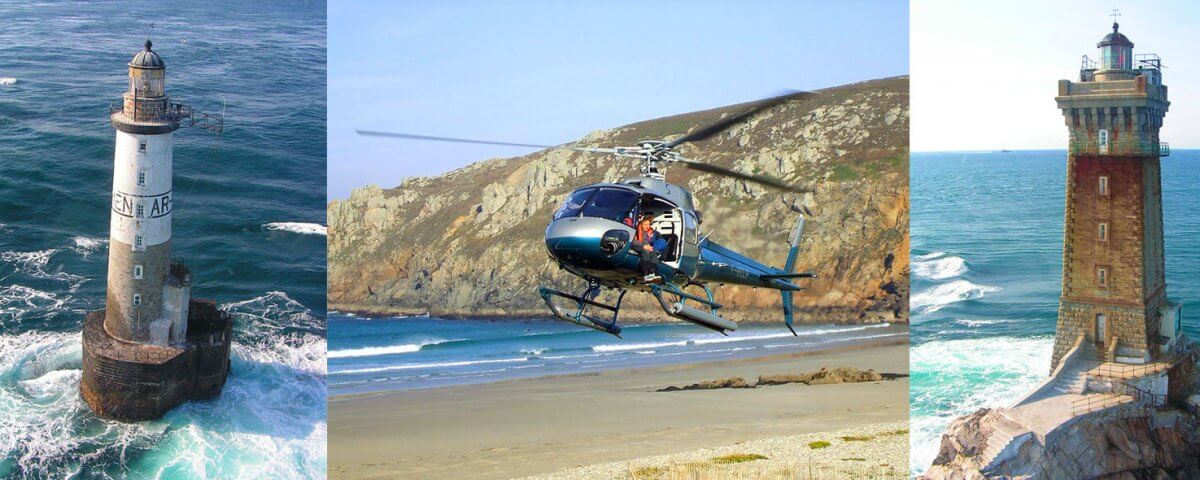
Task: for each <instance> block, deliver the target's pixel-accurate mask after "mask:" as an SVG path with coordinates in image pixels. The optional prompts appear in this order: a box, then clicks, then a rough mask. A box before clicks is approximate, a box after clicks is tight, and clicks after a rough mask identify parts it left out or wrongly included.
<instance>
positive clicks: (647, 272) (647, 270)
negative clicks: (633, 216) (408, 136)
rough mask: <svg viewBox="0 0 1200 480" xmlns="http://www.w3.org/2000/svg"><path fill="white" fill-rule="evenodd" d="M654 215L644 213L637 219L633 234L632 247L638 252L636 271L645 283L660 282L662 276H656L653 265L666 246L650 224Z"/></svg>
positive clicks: (665, 241) (664, 240) (663, 239)
mask: <svg viewBox="0 0 1200 480" xmlns="http://www.w3.org/2000/svg"><path fill="white" fill-rule="evenodd" d="M652 220H654V216H653V215H650V214H648V213H647V214H646V215H643V216H642V219H641V220H640V221H638V224H637V230H636V231H635V232H634V236H633V249H634V251H636V252H637V253H638V257H639V262H638V273H640V274H641V275H642V281H643V282H645V283H661V281H662V277H660V276H658V273H657V270H658V269H657V268H655V265H656V264H657V263H658V260H659V255H662V253H663V250H666V248H667V240H666V239H665V238H663V237H662V235H659V234H658V232H656V231H654V228H653V227H651V226H650V223H651V221H652Z"/></svg>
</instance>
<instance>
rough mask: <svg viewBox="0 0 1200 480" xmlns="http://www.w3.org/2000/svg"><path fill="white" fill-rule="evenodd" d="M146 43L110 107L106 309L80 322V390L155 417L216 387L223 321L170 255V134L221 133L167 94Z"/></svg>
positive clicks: (102, 409) (113, 406)
mask: <svg viewBox="0 0 1200 480" xmlns="http://www.w3.org/2000/svg"><path fill="white" fill-rule="evenodd" d="M153 46H154V45H153V43H151V42H150V40H146V43H145V48H144V49H143V50H141V51H139V52H137V54H135V55H134V56H133V59H132V60H130V62H129V64H128V75H129V87H128V89H127V90H126V91H125V93H124V94H123V96H122V100H121V102H120V103H119V105H116V106H114V107H113V108H111V109H110V112H109V114H110V120H111V123H112V127H113V129H114V130H116V142H115V148H114V155H113V183H112V198H111V206H110V209H109V210H110V212H109V218H110V221H109V245H108V247H109V248H108V283H107V292H106V295H105V308H104V309H103V310H97V311H94V312H90V313H89V314H88V315H87V316H86V318H85V319H84V329H83V378H82V380H81V382H80V394H81V395H82V396H83V399H84V400H85V401H86V403H87V404H88V406H90V407H91V408H92V410H93V411H94V412H95V413H96V414H97V415H100V416H102V417H106V418H114V419H118V420H129V421H134V420H144V419H151V418H158V417H161V416H162V415H163V414H164V413H166V412H167V411H168V410H170V409H171V408H173V407H174V406H175V405H177V404H179V403H180V402H182V401H185V400H189V399H202V398H211V397H213V396H216V395H218V394H220V391H221V388H222V387H223V385H224V384H225V380H226V377H227V375H228V373H229V365H230V362H229V347H230V339H231V335H232V319H231V318H230V317H229V315H228V314H226V313H225V312H223V311H221V310H220V309H219V308H217V305H216V303H215V302H213V301H211V300H202V299H196V298H192V273H191V272H190V271H189V269H188V268H187V267H186V266H184V264H183V263H182V262H180V261H176V260H172V256H171V239H172V232H171V227H172V214H173V212H174V209H175V206H176V202H175V192H174V187H173V181H172V175H173V173H174V172H173V169H174V165H173V156H174V134H175V131H176V130H178V129H179V128H180V126H181V125H184V124H186V125H188V126H200V127H202V128H206V129H209V130H215V131H220V129H221V128H223V121H222V118H221V116H220V115H209V114H204V113H200V112H198V111H196V110H195V109H194V108H192V107H190V106H188V105H185V104H183V103H179V102H174V101H172V99H171V97H170V96H169V95H168V94H167V89H166V73H167V67H166V63H165V62H164V61H163V59H162V57H161V56H159V54H158V53H157V52H155V51H154V49H153Z"/></svg>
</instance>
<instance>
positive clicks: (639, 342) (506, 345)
mask: <svg viewBox="0 0 1200 480" xmlns="http://www.w3.org/2000/svg"><path fill="white" fill-rule="evenodd" d="M329 322H330V324H329V394H330V395H340V394H347V393H361V392H368V391H376V390H406V389H413V388H432V387H440V386H447V385H461V384H468V383H482V382H493V381H497V380H505V379H510V378H520V377H534V376H543V375H555V374H570V373H579V372H588V371H597V370H608V369H615V368H632V367H642V366H650V365H665V364H672V363H695V362H703V361H713V360H728V359H732V358H743V357H753V356H763V355H774V354H782V353H790V352H797V351H805V350H815V349H823V348H830V347H835V346H845V345H851V344H854V343H861V342H866V341H870V340H875V339H884V338H893V339H904V338H905V335H907V333H908V329H907V328H906V327H904V326H896V325H888V324H874V325H812V326H801V327H796V332H797V334H798V336H792V334H791V332H788V330H787V328H786V327H784V325H783V322H782V321H781V322H780V323H778V324H761V325H743V326H741V327H740V328H738V330H737V331H735V332H733V333H730V334H729V336H722V335H721V334H718V333H715V332H712V331H710V330H707V329H704V328H701V327H697V326H695V325H692V324H687V323H670V324H655V325H632V326H627V327H625V329H624V330H623V331H622V332H621V335H622V337H624V338H617V337H614V336H612V335H609V334H606V333H602V332H597V331H595V330H590V329H585V328H581V327H578V326H575V325H572V324H569V323H566V322H561V321H554V320H544V319H540V320H486V319H466V320H443V319H438V318H427V317H408V318H376V319H362V318H358V317H354V316H350V315H342V314H336V313H334V314H331V315H330V316H329Z"/></svg>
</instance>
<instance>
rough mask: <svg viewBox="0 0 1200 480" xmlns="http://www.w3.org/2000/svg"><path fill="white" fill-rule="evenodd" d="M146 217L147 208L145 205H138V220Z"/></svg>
mask: <svg viewBox="0 0 1200 480" xmlns="http://www.w3.org/2000/svg"><path fill="white" fill-rule="evenodd" d="M145 215H146V206H145V205H138V206H137V216H138V218H142V217H143V216H145Z"/></svg>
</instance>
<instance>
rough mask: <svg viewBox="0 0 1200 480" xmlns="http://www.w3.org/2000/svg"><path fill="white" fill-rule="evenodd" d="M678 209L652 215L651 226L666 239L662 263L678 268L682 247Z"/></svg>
mask: <svg viewBox="0 0 1200 480" xmlns="http://www.w3.org/2000/svg"><path fill="white" fill-rule="evenodd" d="M679 212H680V211H679V209H677V208H676V209H671V210H667V211H663V212H658V213H657V214H655V215H654V223H653V224H651V225H650V226H651V228H653V229H654V230H655V231H656V232H658V234H659V235H662V238H663V239H665V240H666V241H667V249H666V251H664V252H663V253H662V263H664V264H666V265H669V266H671V268H674V269H676V270H678V269H679V256H680V251H681V250H682V247H683V245H682V244H683V230H684V228H683V219H682V218H681V217H680V214H679Z"/></svg>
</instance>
